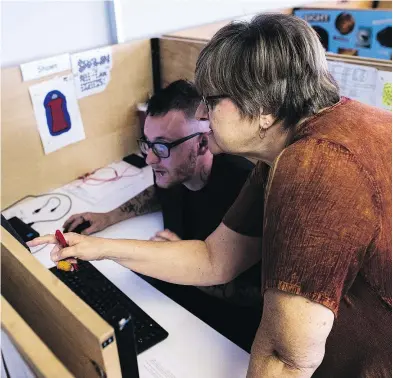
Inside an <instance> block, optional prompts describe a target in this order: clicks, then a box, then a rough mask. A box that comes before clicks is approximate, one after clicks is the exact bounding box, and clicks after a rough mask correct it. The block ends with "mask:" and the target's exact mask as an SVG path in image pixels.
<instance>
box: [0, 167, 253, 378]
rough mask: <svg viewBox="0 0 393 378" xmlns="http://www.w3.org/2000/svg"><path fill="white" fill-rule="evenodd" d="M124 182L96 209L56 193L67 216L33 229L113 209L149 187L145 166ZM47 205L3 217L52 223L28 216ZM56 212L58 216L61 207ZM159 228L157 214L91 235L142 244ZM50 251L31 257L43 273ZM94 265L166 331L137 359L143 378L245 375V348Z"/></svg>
mask: <svg viewBox="0 0 393 378" xmlns="http://www.w3.org/2000/svg"><path fill="white" fill-rule="evenodd" d="M121 164H127V163H124V162H122V163H121ZM122 180H123V179H122ZM124 180H131V181H132V182H131V184H130V186H127V187H125V188H123V189H120V190H117V191H116V192H115V193H114V192H113V193H112V194H111V195H110V196H108V197H106V198H105V199H103V200H102V201H100V202H99V203H97V204H95V205H92V204H89V203H88V202H85V201H82V200H80V199H79V198H77V197H75V196H74V195H70V194H69V193H68V192H67V191H66V190H65V188H64V187H63V188H59V189H57V190H55V191H54V192H56V193H65V194H68V195H69V196H70V197H71V199H72V208H71V211H70V213H69V214H67V215H66V216H64V217H63V218H62V219H60V220H58V221H56V222H47V223H37V224H36V225H33V227H34V228H35V229H36V230H37V231H38V232H39V233H40V234H41V235H44V234H47V233H54V231H55V230H56V229H57V228H59V229H61V227H62V225H63V223H64V221H65V220H66V219H67V218H68V216H69V215H71V214H74V213H79V212H84V211H94V212H104V211H109V210H111V209H113V208H116V207H118V206H120V205H121V204H122V203H124V202H125V201H127V200H128V199H130V198H131V197H132V196H134V195H136V194H138V193H139V192H141V191H142V190H144V189H145V188H147V187H148V186H150V185H152V183H153V176H152V171H151V168H150V167H145V168H143V170H142V171H141V173H140V174H139V175H137V176H135V177H132V178H127V179H126V178H124ZM45 202H46V199H43V198H36V199H32V200H30V201H26V202H23V204H20V205H16V206H14V207H12V208H10V209H8V210H6V211H4V212H3V214H4V216H5V217H6V218H9V217H11V216H13V215H17V216H20V217H22V218H24V220H25V221H29V222H31V221H34V220H39V219H48V218H49V217H52V219H53V218H55V216H53V215H48V213H46V214H44V213H41V212H40V213H38V214H35V215H32V212H33V211H34V210H35V209H36V208H38V207H41V206H42V205H43V204H44V203H45ZM62 206H63V205H62ZM58 211H59V213H60V214H61V209H60V208H59V209H58ZM42 212H44V209H43V210H42ZM56 212H57V211H56ZM49 214H50V213H49ZM162 228H163V221H162V215H161V213H159V212H158V213H153V214H148V215H144V216H140V217H137V218H134V219H129V220H126V221H123V222H121V223H118V224H115V225H113V226H111V227H109V228H107V229H106V230H104V231H101V232H99V233H97V234H95V236H100V237H107V238H129V239H133V238H134V239H144V240H146V239H149V238H150V237H151V236H152V235H153V234H154V233H155V232H157V231H158V230H161V229H162ZM41 248H42V247H41ZM51 248H52V246H46V247H45V248H43V249H42V250H40V251H39V252H37V253H35V254H34V255H35V257H36V258H37V259H38V260H39V261H40V262H41V263H42V264H43V265H44V266H46V267H47V268H50V267H52V266H54V264H53V262H52V261H51V260H50V257H49V252H50V250H51ZM92 263H93V264H94V266H95V267H96V268H97V269H99V270H100V271H101V272H102V273H103V274H104V275H105V276H106V277H108V278H109V279H110V280H111V281H112V282H113V283H114V284H115V285H116V286H117V287H118V288H119V289H121V290H122V291H123V292H124V293H125V294H126V295H128V296H129V297H130V298H131V299H132V300H133V301H134V302H135V303H136V304H137V305H138V306H140V307H141V308H142V309H143V310H144V311H145V312H146V313H148V314H149V315H150V316H151V317H152V318H153V319H154V320H156V321H157V322H158V323H159V324H160V325H161V326H162V327H164V328H165V329H166V330H167V331H168V332H169V337H168V338H167V339H166V340H164V341H163V342H161V343H159V344H157V345H156V346H154V347H153V348H151V349H149V350H147V351H145V352H143V353H142V354H140V355H139V356H138V365H139V373H140V377H141V378H152V377H155V378H168V377H169V378H201V377H203V378H221V377H222V378H232V377H233V378H238V377H245V376H246V372H247V367H248V362H249V354H248V353H247V352H245V351H244V350H243V349H241V348H239V347H238V346H237V345H235V344H234V343H232V342H231V341H229V340H228V339H226V338H225V337H224V336H222V335H221V334H219V333H218V332H216V331H215V330H214V329H213V328H211V327H209V326H208V325H207V324H205V323H204V322H202V321H201V320H200V319H198V318H197V317H195V316H194V315H193V314H191V313H190V312H188V311H187V310H186V309H184V308H183V307H181V306H180V305H178V304H177V303H176V302H174V301H173V300H171V299H170V298H168V297H167V296H165V295H164V294H162V293H161V292H159V291H158V290H157V289H155V288H154V287H153V286H151V285H150V284H149V283H147V282H146V281H144V280H143V279H142V278H140V277H139V276H138V275H137V274H135V273H133V272H132V271H130V270H129V269H127V268H125V267H123V266H121V265H119V264H116V263H115V262H113V261H108V260H103V261H93V262H92Z"/></svg>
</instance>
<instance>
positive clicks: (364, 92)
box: [328, 61, 378, 106]
mask: <svg viewBox="0 0 393 378" xmlns="http://www.w3.org/2000/svg"><path fill="white" fill-rule="evenodd" d="M328 65H329V71H330V73H331V74H332V75H333V77H334V79H335V80H336V81H337V83H338V85H339V87H340V94H341V95H342V96H346V97H349V98H352V99H354V100H358V101H361V102H363V103H365V104H368V105H373V106H375V105H376V104H375V90H376V86H377V74H378V70H377V69H375V68H372V67H366V66H359V65H355V64H349V63H341V62H331V61H329V62H328Z"/></svg>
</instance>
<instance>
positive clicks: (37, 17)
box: [1, 0, 117, 67]
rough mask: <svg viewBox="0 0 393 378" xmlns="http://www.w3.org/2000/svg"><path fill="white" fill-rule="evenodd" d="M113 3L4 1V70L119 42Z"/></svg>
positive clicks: (101, 1) (2, 41) (2, 24)
mask: <svg viewBox="0 0 393 378" xmlns="http://www.w3.org/2000/svg"><path fill="white" fill-rule="evenodd" d="M112 6H113V3H112V2H108V1H103V0H97V1H35V0H34V1H4V0H2V1H1V48H2V56H1V66H2V67H7V66H14V65H18V64H21V63H26V62H29V61H32V60H36V59H41V58H46V57H49V56H53V55H56V54H59V53H65V52H70V53H72V52H77V51H83V50H88V49H92V48H95V47H100V46H105V45H111V44H114V43H116V42H117V39H116V35H114V34H115V33H113V29H112V26H113V23H114V18H113V15H112V14H111V8H112Z"/></svg>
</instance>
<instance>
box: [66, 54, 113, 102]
mask: <svg viewBox="0 0 393 378" xmlns="http://www.w3.org/2000/svg"><path fill="white" fill-rule="evenodd" d="M71 62H72V72H73V74H74V77H75V89H76V95H77V97H78V98H81V97H85V96H90V95H94V94H97V93H100V92H102V91H104V90H105V88H106V87H107V85H108V83H109V81H110V79H111V69H112V50H111V47H104V48H101V49H96V50H90V51H85V52H82V53H78V54H73V55H72V56H71Z"/></svg>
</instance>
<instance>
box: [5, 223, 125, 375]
mask: <svg viewBox="0 0 393 378" xmlns="http://www.w3.org/2000/svg"><path fill="white" fill-rule="evenodd" d="M1 275H2V287H1V291H2V295H3V296H4V298H5V299H6V300H7V302H8V303H9V304H10V305H11V306H12V307H13V308H14V309H15V311H16V312H17V313H18V314H19V316H20V317H22V318H23V320H24V321H25V322H26V323H27V325H28V326H29V328H31V329H32V331H33V332H34V333H35V334H37V335H38V337H39V338H40V339H41V340H42V341H43V343H45V344H46V345H47V347H48V348H49V349H50V351H51V352H52V353H53V354H54V355H55V356H56V358H57V359H58V360H60V361H61V362H62V363H63V364H64V366H65V367H66V368H67V369H68V370H69V371H70V372H71V373H72V374H73V375H74V376H76V377H86V378H88V377H92V378H96V377H97V374H98V376H99V375H100V374H101V373H102V374H104V372H105V374H106V376H107V377H110V378H112V377H113V378H117V377H121V371H120V362H119V355H118V350H117V343H116V338H115V335H114V330H113V328H112V327H111V326H110V325H109V324H108V323H106V322H105V321H104V320H103V319H102V318H101V317H100V316H99V315H98V314H97V313H96V312H95V311H94V310H93V309H92V308H90V307H89V306H88V305H87V304H86V303H85V302H83V301H82V299H80V298H79V297H78V296H76V295H75V294H74V293H73V292H72V291H71V290H70V289H69V288H68V287H67V286H66V285H65V284H64V283H63V282H61V281H60V280H59V279H58V278H57V277H56V276H55V275H53V274H52V273H51V272H50V271H49V270H48V269H46V268H45V267H44V266H43V265H42V264H41V263H40V262H39V261H38V260H37V259H36V258H35V257H34V256H33V255H32V254H31V253H29V251H27V250H26V249H25V248H24V247H23V246H22V244H20V243H19V242H18V241H17V240H16V239H15V238H14V237H13V236H12V235H11V234H9V233H8V232H7V231H6V230H5V229H4V228H3V227H2V228H1ZM5 320H6V319H5ZM2 327H4V328H5V330H6V331H7V329H8V330H9V331H10V330H12V324H10V322H7V321H6V322H5V323H4V321H3V319H2ZM26 336H27V335H26ZM108 340H111V342H108ZM59 363H60V362H59ZM47 364H48V365H50V364H52V365H53V364H55V365H56V364H57V360H56V359H49V360H48V361H47ZM40 369H43V367H40ZM47 369H49V366H48V367H47ZM59 374H60V371H59ZM46 376H47V377H50V376H53V375H46ZM101 376H103V375H101ZM59 377H66V375H61V374H60V375H59Z"/></svg>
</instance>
